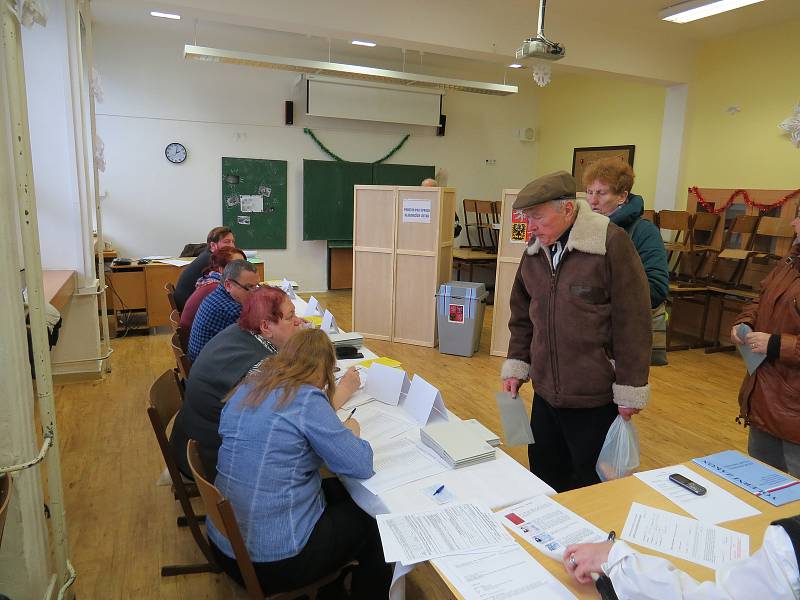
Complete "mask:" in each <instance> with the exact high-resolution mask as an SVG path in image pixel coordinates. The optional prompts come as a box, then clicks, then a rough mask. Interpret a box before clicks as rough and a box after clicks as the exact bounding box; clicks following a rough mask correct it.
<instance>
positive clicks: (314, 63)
mask: <svg viewBox="0 0 800 600" xmlns="http://www.w3.org/2000/svg"><path fill="white" fill-rule="evenodd" d="M183 57H184V58H192V59H195V60H202V61H207V62H217V63H227V64H230V65H245V66H249V67H263V68H266V69H276V70H279V71H294V72H295V73H313V74H314V75H328V76H331V77H341V78H343V79H359V80H361V81H373V82H379V83H396V84H400V85H406V86H411V85H413V86H419V87H421V88H432V89H440V90H457V91H460V92H471V93H473V94H489V95H492V96H508V95H509V94H516V93H517V92H518V91H519V88H518V87H517V86H516V85H505V84H502V83H488V82H485V81H468V80H465V79H450V78H449V77H433V76H431V75H420V74H419V73H407V72H403V71H390V70H388V69H375V68H373V67H362V66H361V65H347V64H343V63H332V62H323V61H319V60H307V59H304V58H289V57H287V56H267V55H266V54H253V53H251V52H236V51H234V50H222V49H219V48H205V47H203V46H192V45H191V44H186V45H185V46H184V48H183Z"/></svg>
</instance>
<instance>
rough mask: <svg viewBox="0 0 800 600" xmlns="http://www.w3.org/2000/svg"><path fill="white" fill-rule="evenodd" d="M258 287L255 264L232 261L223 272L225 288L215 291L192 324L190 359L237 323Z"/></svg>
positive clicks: (221, 287)
mask: <svg viewBox="0 0 800 600" xmlns="http://www.w3.org/2000/svg"><path fill="white" fill-rule="evenodd" d="M257 287H258V272H257V271H256V267H255V265H253V264H252V263H249V262H247V261H246V260H232V261H231V262H229V263H228V264H227V266H226V267H225V270H224V271H222V281H221V285H219V286H217V289H215V290H214V291H213V292H211V293H210V294H209V295H208V296H206V299H205V300H203V303H202V304H201V305H200V308H199V309H197V315H196V316H195V318H194V323H192V333H191V335H190V336H189V352H188V355H189V358H190V359H191V360H192V361H194V360H195V359H196V358H197V355H198V354H200V350H202V349H203V346H205V345H206V343H208V341H209V340H210V339H211V338H213V337H214V336H215V335H217V334H218V333H219V332H220V331H222V330H223V329H225V328H226V327H227V326H228V325H232V324H233V323H235V322H236V321H237V319H238V318H239V315H240V314H241V312H242V304H244V301H245V300H246V299H247V296H248V295H249V294H250V292H251V291H253V290H254V289H256V288H257Z"/></svg>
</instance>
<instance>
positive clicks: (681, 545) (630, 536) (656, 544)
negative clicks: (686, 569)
mask: <svg viewBox="0 0 800 600" xmlns="http://www.w3.org/2000/svg"><path fill="white" fill-rule="evenodd" d="M622 539H624V540H625V541H628V542H633V543H634V544H639V545H640V546H643V547H645V548H650V549H651V550H657V551H658V552H663V553H664V554H669V555H670V556H675V557H677V558H682V559H684V560H688V561H691V562H693V563H697V564H698V565H703V566H704V567H709V568H710V569H716V568H717V567H719V566H720V565H723V564H725V563H728V562H732V561H735V560H740V559H742V558H746V557H748V556H750V536H748V535H746V534H744V533H739V532H738V531H731V530H730V529H724V528H723V527H718V526H716V525H708V524H707V523H702V522H700V521H697V520H695V519H690V518H689V517H684V516H681V515H676V514H675V513H671V512H667V511H665V510H660V509H658V508H653V507H651V506H645V505H644V504H639V503H638V502H634V503H633V504H631V510H630V512H629V513H628V519H627V520H626V521H625V527H624V528H623V530H622Z"/></svg>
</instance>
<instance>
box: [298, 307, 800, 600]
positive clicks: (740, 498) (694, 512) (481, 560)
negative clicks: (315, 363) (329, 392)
mask: <svg viewBox="0 0 800 600" xmlns="http://www.w3.org/2000/svg"><path fill="white" fill-rule="evenodd" d="M293 302H295V306H296V308H297V311H298V314H303V310H304V309H305V302H304V301H303V300H301V299H299V298H297V299H294V300H293ZM360 352H361V353H362V354H363V355H364V359H354V360H347V361H338V363H337V364H338V365H339V367H340V368H341V369H342V370H344V369H346V368H348V367H350V366H353V365H356V364H357V363H360V362H362V360H367V359H375V358H377V357H376V355H375V354H374V353H373V352H371V351H370V350H369V349H368V348H366V347H362V348H361V350H360ZM359 368H360V369H362V374H363V373H364V372H366V368H363V367H359ZM367 383H369V374H368V373H367ZM406 383H407V378H406ZM348 404H349V405H347V408H345V409H342V410H341V411H340V418H342V420H344V419H345V418H347V416H348V414H349V413H350V411H351V410H352V407H354V406H357V412H356V413H355V415H354V418H355V419H357V420H359V423H361V424H362V437H363V438H364V439H366V440H368V441H370V443H371V444H372V445H373V449H374V452H375V457H376V458H375V462H376V472H378V473H379V474H380V473H381V472H382V471H383V472H386V471H384V469H383V468H382V467H383V466H384V465H385V464H386V463H391V462H394V463H395V464H396V465H399V466H400V468H393V467H392V465H389V468H388V472H389V473H390V474H391V475H390V476H384V477H382V478H378V479H377V480H376V478H375V477H373V478H372V479H370V480H366V482H365V481H360V480H354V479H349V478H344V480H343V483H344V485H345V486H346V487H347V489H348V491H349V492H350V494H351V495H352V497H353V499H354V500H355V501H356V503H358V505H359V506H360V507H361V508H362V509H363V510H365V511H366V512H368V513H369V514H372V515H375V516H377V515H384V516H382V517H380V520H382V521H385V519H386V518H388V516H391V518H393V519H394V518H395V517H397V518H398V519H399V520H398V521H397V523H399V524H400V525H395V528H397V527H401V526H402V524H403V523H404V522H405V523H406V524H407V527H408V530H407V531H406V534H405V535H407V536H408V537H407V538H406V541H408V540H409V539H410V540H411V542H409V543H411V545H412V546H413V545H414V544H413V541H414V535H413V532H414V529H415V527H417V528H418V527H420V526H421V525H420V523H426V522H437V521H436V520H433V521H430V520H426V519H432V518H434V517H436V518H439V517H438V516H437V513H435V511H437V510H438V511H443V510H449V509H450V508H451V507H456V506H460V507H462V508H460V509H459V510H463V511H467V512H466V513H465V514H471V513H475V509H474V508H471V509H467V508H463V507H465V506H472V507H478V508H479V509H481V510H483V511H484V512H485V511H486V509H488V510H491V511H495V513H496V514H495V518H496V519H497V520H498V522H501V523H504V524H505V525H506V526H507V527H508V529H509V531H510V532H511V533H512V535H513V539H514V540H515V542H516V543H515V544H510V545H509V544H507V543H500V542H498V540H496V539H495V540H494V542H495V543H494V545H492V544H489V543H488V542H486V543H484V544H482V545H483V546H484V547H483V548H482V549H480V550H478V549H475V550H473V551H471V552H470V551H467V552H465V553H463V554H456V555H449V556H441V557H439V558H432V559H431V561H430V562H431V564H432V565H433V567H434V569H435V570H436V571H437V572H438V573H439V574H440V575H441V576H442V579H443V581H444V582H445V583H446V584H447V585H448V587H449V588H450V590H451V591H452V592H453V594H454V595H455V596H456V597H457V598H461V599H464V598H466V599H467V600H480V599H483V598H495V597H503V598H509V599H519V600H522V599H524V598H529V597H532V596H535V597H542V598H570V597H578V598H597V597H598V596H597V591H596V590H595V589H594V586H593V585H581V584H578V583H577V582H576V581H575V580H574V579H573V578H572V577H571V576H570V575H568V574H567V572H566V571H565V569H564V567H563V566H562V564H561V562H560V560H559V556H560V553H562V552H563V549H562V548H560V547H558V546H557V545H556V544H551V545H550V546H549V547H550V548H551V549H552V551H548V549H547V547H545V546H547V544H536V542H534V541H533V540H532V543H529V542H528V541H526V539H525V537H524V536H525V535H527V536H529V538H530V537H532V534H531V533H530V532H528V533H523V532H522V531H520V530H519V528H517V529H516V530H515V527H514V526H513V524H510V523H506V522H504V521H503V519H504V516H503V515H504V512H506V513H507V512H508V510H506V511H503V510H501V509H505V508H506V507H511V506H512V505H518V506H519V505H520V504H519V503H524V502H525V501H528V500H530V499H534V498H537V497H538V498H541V500H539V501H538V503H539V504H540V505H542V506H544V505H545V504H546V503H550V504H551V506H550V508H553V507H554V506H555V504H554V503H553V501H554V502H555V503H557V504H558V505H559V506H561V507H563V508H565V509H568V511H571V512H572V513H574V515H573V516H576V517H578V518H577V519H576V522H577V523H578V524H577V529H578V530H581V529H582V530H583V534H584V535H591V536H593V538H592V539H595V540H597V541H599V540H600V538H604V536H605V533H606V532H608V531H611V530H613V531H615V532H617V535H618V537H619V538H622V539H625V540H626V541H627V542H628V543H630V544H631V545H632V546H633V547H634V548H636V549H638V550H640V551H644V552H646V553H648V554H653V555H656V556H661V557H663V558H667V559H668V560H671V561H672V562H673V563H674V564H675V565H676V566H677V567H678V568H679V569H682V570H683V571H685V572H686V573H688V574H689V575H691V576H692V577H694V578H695V579H697V580H699V581H704V580H712V581H713V579H714V570H713V568H710V567H709V566H703V564H700V563H703V562H704V561H703V557H702V556H701V555H702V554H703V552H704V551H703V550H702V549H700V548H695V549H694V559H695V560H694V561H692V560H686V559H683V558H679V556H681V555H682V554H681V553H682V552H683V551H684V550H686V548H676V547H675V546H677V544H673V548H672V549H671V550H672V553H671V554H667V553H664V552H659V551H657V550H654V549H653V548H654V547H658V543H656V542H652V543H651V545H650V546H649V547H648V543H650V541H649V540H648V535H650V536H651V537H652V538H655V537H658V536H655V535H652V532H647V531H641V530H642V529H643V527H640V528H639V530H638V531H637V530H635V528H632V527H631V524H630V522H629V521H630V519H633V518H634V517H635V516H636V512H637V511H640V514H639V515H638V517H639V519H640V522H642V523H644V522H645V520H647V523H649V526H650V527H652V528H656V527H659V526H668V527H674V528H675V529H676V530H680V528H681V527H683V532H684V534H685V535H686V536H687V537H688V536H690V535H692V534H693V532H694V531H695V529H696V530H697V531H701V532H703V533H704V535H709V536H714V535H715V534H716V543H717V546H719V547H718V548H714V550H713V552H716V556H715V557H714V556H710V554H709V553H710V552H712V551H708V550H706V551H705V554H706V555H707V556H706V558H709V556H710V559H708V560H706V561H705V563H706V564H709V565H710V564H713V563H714V562H715V560H716V561H717V562H718V561H719V560H725V559H728V560H729V559H730V558H732V557H737V556H741V557H744V556H749V555H751V554H752V553H753V552H755V551H756V550H757V549H758V548H759V547H760V546H761V543H762V539H763V534H764V531H765V529H766V527H767V526H768V525H769V524H770V523H771V522H772V521H774V520H776V519H781V518H784V517H788V516H792V515H794V514H797V513H798V512H800V503H796V502H795V503H789V504H785V505H783V506H773V505H772V504H770V503H768V502H766V501H764V500H762V499H760V498H759V497H757V496H755V495H753V494H751V493H748V492H747V491H745V490H743V489H741V488H739V487H737V486H736V485H734V484H732V483H730V482H729V481H726V480H725V479H723V478H722V477H719V476H717V475H716V474H714V473H712V472H710V471H708V470H705V469H703V468H701V467H700V466H698V465H697V464H694V463H692V462H688V463H684V464H682V465H680V466H674V467H665V468H663V469H656V470H654V471H649V472H645V473H640V474H637V476H632V477H626V478H623V479H619V480H614V481H609V482H606V483H601V484H597V485H594V486H590V487H586V488H581V489H577V490H572V491H569V492H564V493H561V494H555V493H554V490H552V488H550V487H549V486H548V485H547V484H545V483H544V482H543V481H541V480H540V479H538V478H537V477H535V476H534V475H533V474H532V473H531V472H530V471H529V470H528V469H526V468H525V467H523V466H522V465H520V464H519V463H517V462H516V461H515V460H513V459H512V458H511V457H509V456H508V455H507V454H505V453H504V452H502V450H500V449H499V448H498V449H497V456H496V459H495V460H491V461H488V462H482V463H479V464H474V465H471V466H467V467H464V468H460V469H451V468H449V467H447V466H446V465H445V463H444V462H443V461H442V460H441V459H440V458H438V457H437V456H436V455H435V453H434V452H432V451H431V450H430V449H429V448H427V447H425V446H424V445H422V444H421V443H420V425H419V423H418V422H415V419H414V418H413V417H412V416H411V415H410V413H409V411H407V410H406V409H405V408H404V406H403V402H402V401H401V402H398V403H397V404H395V405H393V404H386V403H384V402H380V401H378V400H377V399H374V398H370V396H369V394H366V393H364V390H361V391H360V392H358V393H357V394H356V396H354V398H353V399H352V400H351V403H348ZM445 412H446V413H447V415H448V418H449V419H450V420H459V419H458V417H457V416H455V415H453V414H452V413H449V411H446V410H445ZM409 464H413V467H409V468H404V467H408V465H409ZM667 472H669V473H672V472H680V473H683V474H685V475H687V476H689V477H690V478H691V479H693V480H694V481H697V482H699V483H701V485H704V486H706V487H707V489H708V498H706V499H704V500H703V499H697V498H692V497H691V496H685V495H681V492H680V491H677V492H676V491H675V489H673V488H670V487H668V486H666V484H665V483H664V481H663V480H664V475H665V473H667ZM440 486H444V488H445V489H446V490H447V492H448V497H447V500H448V502H449V503H448V504H446V505H442V503H441V499H439V498H437V497H436V496H435V495H434V494H433V492H434V491H436V490H438V489H439V487H440ZM370 489H371V490H372V491H370ZM373 492H375V493H373ZM543 496H549V497H551V498H552V500H550V499H547V498H543ZM526 504H527V503H526ZM533 504H536V502H534V503H533ZM710 504H714V506H715V507H716V510H711V509H710V508H709V506H710ZM545 508H547V507H546V506H545ZM430 511H434V512H432V513H431V512H430ZM470 511H471V513H470ZM409 513H413V514H411V515H409V517H410V518H407V519H405V521H404V520H403V519H404V515H408V514H409ZM429 513H430V514H432V515H434V517H431V516H426V515H429ZM629 513H630V515H629ZM565 514H566V513H565ZM680 515H682V516H680ZM473 516H474V515H473ZM629 516H630V519H629ZM685 517H690V519H686V518H685ZM695 518H696V519H698V520H695ZM722 518H729V519H732V520H728V521H724V522H723V521H720V519H722ZM478 519H480V517H478ZM659 519H661V521H659ZM443 520H446V519H444V517H442V519H440V521H443ZM587 522H588V523H587ZM626 522H627V523H626ZM582 524H583V525H582ZM715 524H716V525H718V527H721V528H722V529H719V528H717V529H715V528H714V525H715ZM692 528H695V529H692ZM712 529H713V531H711V532H710V533H708V532H709V531H710V530H712ZM400 530H401V531H403V530H402V527H401V529H400ZM737 532H738V533H737ZM579 533H580V532H579ZM739 534H745V535H746V536H749V537H745V536H742V535H739ZM437 535H441V536H443V538H445V539H446V537H447V532H446V531H443V532H439V533H437ZM465 537H468V536H466V534H465ZM484 537H485V538H487V539H488V538H491V535H489V534H485V536H484ZM704 539H705V538H704ZM539 541H541V540H539ZM637 541H639V542H640V543H641V545H639V544H637V543H636V542H637ZM431 543H433V542H431ZM465 543H466V542H465ZM662 543H664V542H662ZM478 545H481V544H477V545H476V546H475V547H476V548H477V546H478ZM664 545H665V546H666V545H667V544H666V543H664ZM400 546H403V544H401V545H400ZM684 546H685V544H684ZM698 546H699V545H698ZM723 546H724V547H723ZM417 547H418V552H420V555H424V552H422V551H420V550H419V544H417ZM431 548H432V550H430V551H431V552H434V551H435V549H436V548H437V546H436V544H433V545H432V546H431ZM391 549H392V552H395V553H396V552H401V549H402V548H400V547H398V546H397V545H395V546H392V547H391ZM405 550H407V548H406V549H405ZM669 551H670V549H667V552H669ZM684 554H685V555H687V556H690V555H691V552H689V551H686V552H685V553H684ZM392 558H397V556H392ZM412 568H413V564H411V565H408V566H405V565H403V564H402V563H401V562H397V563H396V566H395V581H393V586H392V590H391V594H390V597H391V598H393V599H394V598H402V597H403V596H404V585H403V579H402V578H403V576H404V575H405V574H407V573H408V572H410V571H411V569H412ZM553 578H555V579H556V580H557V581H554V580H553ZM558 582H560V584H559V583H558ZM561 584H563V585H561ZM500 589H502V590H505V591H504V594H505V595H503V596H493V595H491V593H489V590H495V591H497V590H500ZM570 594H572V595H570Z"/></svg>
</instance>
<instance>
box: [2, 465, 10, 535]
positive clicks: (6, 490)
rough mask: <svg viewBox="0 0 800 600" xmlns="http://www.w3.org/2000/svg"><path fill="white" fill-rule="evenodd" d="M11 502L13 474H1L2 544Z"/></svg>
mask: <svg viewBox="0 0 800 600" xmlns="http://www.w3.org/2000/svg"><path fill="white" fill-rule="evenodd" d="M10 503H11V475H9V474H8V473H5V474H3V475H0V544H2V543H3V529H5V527H6V515H7V514H8V505H9V504H10Z"/></svg>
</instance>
